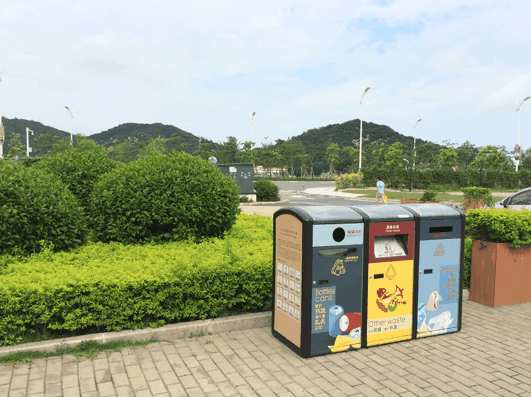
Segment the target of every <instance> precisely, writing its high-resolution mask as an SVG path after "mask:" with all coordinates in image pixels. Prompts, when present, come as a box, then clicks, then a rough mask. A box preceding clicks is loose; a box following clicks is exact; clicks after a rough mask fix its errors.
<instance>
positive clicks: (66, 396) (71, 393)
mask: <svg viewBox="0 0 531 397" xmlns="http://www.w3.org/2000/svg"><path fill="white" fill-rule="evenodd" d="M63 397H81V392H80V391H79V388H78V387H72V388H70V389H63Z"/></svg>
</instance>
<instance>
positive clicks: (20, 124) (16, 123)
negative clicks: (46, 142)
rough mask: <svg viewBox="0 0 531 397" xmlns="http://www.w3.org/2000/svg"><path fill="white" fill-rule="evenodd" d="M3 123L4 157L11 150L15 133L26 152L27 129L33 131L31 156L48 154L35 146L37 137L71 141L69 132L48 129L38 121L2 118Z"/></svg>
mask: <svg viewBox="0 0 531 397" xmlns="http://www.w3.org/2000/svg"><path fill="white" fill-rule="evenodd" d="M2 123H3V125H4V129H5V142H4V155H6V154H7V153H9V149H11V146H12V143H13V141H12V138H13V135H12V134H13V133H15V134H16V135H17V136H18V140H19V142H20V143H21V144H22V145H23V147H24V150H26V128H29V129H30V130H32V131H33V135H30V137H29V138H30V147H31V148H32V149H33V151H32V153H31V156H42V155H43V154H45V152H46V150H43V149H42V148H40V147H39V146H38V145H36V144H35V138H37V137H40V136H42V135H52V136H56V137H59V138H61V139H67V140H70V133H69V132H66V131H61V130H58V129H57V128H53V127H48V126H47V125H44V124H42V123H40V122H38V121H33V120H25V119H17V118H14V119H8V118H6V117H2ZM74 140H75V137H74Z"/></svg>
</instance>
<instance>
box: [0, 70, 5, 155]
mask: <svg viewBox="0 0 531 397" xmlns="http://www.w3.org/2000/svg"><path fill="white" fill-rule="evenodd" d="M2 70H4V69H3V68H0V71H2ZM1 82H2V77H0V83H1ZM0 102H1V101H0ZM4 134H5V132H4V125H3V124H2V109H1V108H0V159H3V158H4V138H5V135H4Z"/></svg>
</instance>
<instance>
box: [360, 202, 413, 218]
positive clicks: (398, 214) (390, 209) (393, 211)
mask: <svg viewBox="0 0 531 397" xmlns="http://www.w3.org/2000/svg"><path fill="white" fill-rule="evenodd" d="M351 208H359V209H360V210H361V211H363V212H365V213H366V214H367V215H368V216H369V218H370V220H371V221H412V220H413V219H414V218H413V214H412V213H411V212H409V211H408V210H406V209H405V208H402V207H401V206H399V205H393V204H385V205H357V206H351Z"/></svg>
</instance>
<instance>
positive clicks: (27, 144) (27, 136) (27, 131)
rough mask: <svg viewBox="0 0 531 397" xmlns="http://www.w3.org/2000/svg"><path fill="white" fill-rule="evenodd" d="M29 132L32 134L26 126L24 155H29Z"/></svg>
mask: <svg viewBox="0 0 531 397" xmlns="http://www.w3.org/2000/svg"><path fill="white" fill-rule="evenodd" d="M30 132H31V135H33V131H32V130H30V129H29V128H28V127H26V157H29V154H30V152H31V148H30V145H29V133H30Z"/></svg>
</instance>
